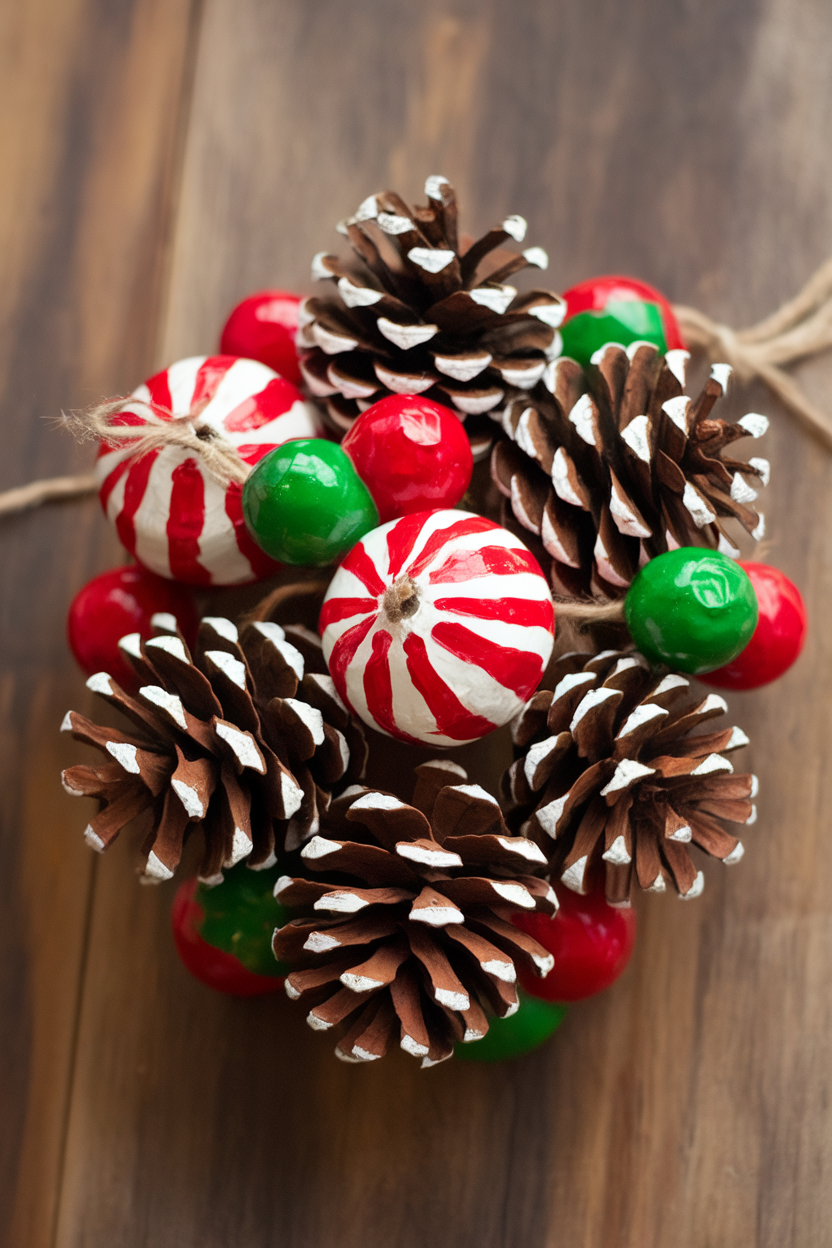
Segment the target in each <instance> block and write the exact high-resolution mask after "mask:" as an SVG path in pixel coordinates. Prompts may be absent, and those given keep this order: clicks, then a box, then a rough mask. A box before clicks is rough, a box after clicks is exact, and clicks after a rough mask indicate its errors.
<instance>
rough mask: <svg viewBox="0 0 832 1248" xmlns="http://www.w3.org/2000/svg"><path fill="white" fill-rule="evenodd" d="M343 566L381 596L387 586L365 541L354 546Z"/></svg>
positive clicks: (372, 591) (377, 595) (373, 592)
mask: <svg viewBox="0 0 832 1248" xmlns="http://www.w3.org/2000/svg"><path fill="white" fill-rule="evenodd" d="M341 566H342V567H344V568H347V569H348V570H349V571H350V572H352V574H353V576H355V577H357V578H358V580H359V581H360V582H361V584H362V585H364V586H365V587H366V588H367V589H368V590H369V591H370V593H371V594H375V596H376V597H377V598H380V597H381V595H382V594H383V593H384V591H385V589H386V588H387V586H386V585H385V584H384V581H383V580H382V579H381V577H380V576H379V573H378V569H377V568H376V565H375V564H374V563H373V561H372V559H371V558H370V556H369V555H368V554H367V551H366V550H365V548H364V543H363V542H359V543H358V545H357V546H353V548H352V550H351V551H350V553H349V554H348V555H347V557H346V559H345V560H344V562H343V564H342V565H341Z"/></svg>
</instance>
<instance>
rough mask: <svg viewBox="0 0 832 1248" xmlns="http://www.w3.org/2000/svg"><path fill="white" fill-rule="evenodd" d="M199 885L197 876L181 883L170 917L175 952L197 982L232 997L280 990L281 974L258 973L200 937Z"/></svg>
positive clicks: (281, 986)
mask: <svg viewBox="0 0 832 1248" xmlns="http://www.w3.org/2000/svg"><path fill="white" fill-rule="evenodd" d="M198 884H199V881H198V880H196V879H193V880H185V882H184V883H183V884H180V886H179V888H178V890H177V893H176V897H175V898H174V902H173V909H172V911H171V916H170V921H171V928H172V930H173V940H174V943H175V945H176V951H177V953H178V954H179V956H180V958H181V959H182V961H183V963H184V964H185V967H186V969H187V970H189V971H190V972H191V974H192V975H193V976H194V977H195V978H196V979H198V980H199V981H200V983H203V984H206V985H207V986H208V987H209V988H215V989H216V990H217V992H225V993H228V994H229V995H230V996H234V997H259V996H263V995H264V994H265V993H267V992H278V991H279V990H280V989H282V988H283V979H282V977H281V976H278V975H258V974H257V973H256V972H255V971H250V970H249V969H248V967H247V966H243V964H242V962H240V961H239V960H238V959H237V958H235V957H234V955H233V954H232V953H226V952H225V950H224V949H217V947H216V946H215V945H209V944H208V941H207V940H204V939H203V937H202V936H201V935H200V931H199V929H200V926H201V924H202V920H203V918H204V917H205V916H204V912H203V909H202V906H200V905H199V903H198V902H197V900H196V897H195V893H196V890H197V887H198Z"/></svg>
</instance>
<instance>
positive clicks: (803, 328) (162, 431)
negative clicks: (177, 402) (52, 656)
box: [0, 258, 832, 622]
mask: <svg viewBox="0 0 832 1248" xmlns="http://www.w3.org/2000/svg"><path fill="white" fill-rule="evenodd" d="M673 311H674V313H675V315H676V318H677V320H678V322H679V328H680V329H681V332H682V337H683V338H684V340H685V341H686V342H687V344H688V346H689V347H690V348H691V349H692V350H694V351H696V350H699V351H702V352H704V353H705V354H706V355H707V357H708V358H709V359H710V360H711V361H712V362H713V363H717V362H719V363H727V364H730V365H731V367H732V368H733V369H734V371H735V373H736V374H737V377H738V379H739V380H740V381H743V382H748V381H752V380H754V379H755V378H756V379H759V380H760V381H762V382H764V383H765V385H766V386H768V388H769V390H771V392H772V393H773V394H774V395H776V397H777V398H778V399H779V400H780V402H781V403H782V404H783V406H784V407H785V409H786V411H787V412H789V413H790V414H791V415H792V416H794V418H795V419H796V420H797V421H798V422H799V423H800V424H801V425H802V426H803V428H804V429H805V430H806V431H807V433H810V434H812V436H813V437H815V438H817V439H818V441H819V442H821V443H822V444H823V445H824V446H825V447H826V449H827V450H832V418H830V417H829V416H826V415H825V414H824V413H823V412H821V411H820V410H819V409H818V408H816V407H815V406H814V404H812V403H810V402H809V400H808V399H807V398H806V396H805V395H804V394H803V392H802V390H801V389H800V387H799V386H798V385H797V383H796V382H795V381H794V379H793V378H792V377H790V376H789V375H788V373H786V372H785V371H784V368H783V366H784V365H787V364H794V363H796V362H797V361H798V360H802V359H806V358H807V357H808V356H811V355H818V354H819V353H820V352H821V351H826V350H828V349H829V348H830V347H832V258H830V259H829V260H827V261H825V263H824V264H822V265H821V266H820V268H819V269H818V270H817V271H816V272H815V273H814V274H813V275H812V277H810V279H809V281H808V282H807V283H806V285H805V286H804V287H803V289H802V290H800V291H799V292H798V293H797V294H796V295H795V296H794V298H793V299H789V300H787V301H786V303H784V304H783V305H782V306H781V307H780V308H778V309H777V311H776V312H773V313H772V314H771V315H770V316H767V317H765V319H764V320H762V321H760V322H759V324H757V325H752V326H751V327H750V328H749V329H740V330H734V329H731V328H730V326H728V325H722V324H720V323H719V321H714V320H712V319H711V317H709V316H707V315H706V314H705V313H704V312H698V311H697V310H696V308H689V307H686V306H685V305H683V304H676V305H675V306H674V308H673ZM142 406H143V407H145V409H146V412H147V420H148V423H147V424H146V425H141V426H136V425H114V424H113V423H112V422H113V418H114V417H116V416H118V415H119V414H120V413H121V412H123V411H124V410H125V408H127V407H131V408H136V407H142ZM204 406H205V404H204V403H202V404H200V405H198V406H197V407H196V408H194V409H193V410H192V411H190V412H188V413H187V415H185V416H174V415H173V413H172V412H165V413H164V415H165V416H166V417H169V419H162V418H161V417H160V416H159V415H158V414H157V413H159V412H160V411H161V410H162V409H160V408H159V407H158V406H155V407H151V406H150V405H149V404H141V403H140V402H139V401H137V400H136V399H131V398H121V399H112V400H108V401H107V402H105V403H99V404H97V405H96V406H95V407H91V408H88V409H86V410H85V411H80V412H70V413H64V415H63V417H62V424H63V425H64V427H65V428H67V429H69V430H70V432H71V433H73V434H74V435H75V437H76V438H77V439H78V440H79V441H82V442H83V441H88V440H90V439H96V440H98V441H101V442H104V443H106V444H107V445H108V446H111V447H114V448H115V447H118V446H122V445H123V444H124V443H126V442H129V443H130V444H131V449H130V458H131V459H134V458H135V459H138V458H139V457H140V456H142V455H145V454H147V452H148V451H155V450H159V449H161V448H162V447H165V446H179V447H182V448H183V449H184V450H188V451H192V452H193V453H194V454H195V455H197V456H198V457H199V459H200V460H201V461H202V463H203V465H204V467H205V470H206V472H207V473H208V475H209V476H210V477H211V478H212V479H213V480H214V481H216V483H217V484H218V485H219V486H220V487H221V488H223V489H224V488H226V487H227V486H228V485H229V484H230V483H231V482H232V481H236V482H237V483H239V484H242V482H243V481H245V479H246V477H247V476H248V474H249V472H250V466H249V465H248V464H246V463H245V461H244V460H243V459H242V458H241V457H240V455H239V453H238V451H237V449H236V447H234V446H233V445H232V444H231V443H230V442H229V441H228V440H227V439H225V438H223V437H222V435H221V434H219V433H217V432H216V430H214V429H211V428H210V427H208V426H202V427H201V428H197V427H196V424H195V422H196V420H197V418H198V416H199V415H200V412H201V411H202V409H203V408H204ZM95 488H96V483H95V480H94V478H93V475H92V473H82V474H80V475H78V476H72V477H50V478H45V479H44V480H41V481H33V482H31V484H29V485H24V486H20V487H18V488H16V489H11V490H6V491H4V492H0V516H2V515H11V514H13V513H15V512H19V511H25V510H26V509H27V508H29V507H38V506H40V504H41V503H45V502H48V501H50V500H52V499H59V498H70V497H73V496H79V495H83V494H91V493H93V492H94V490H95ZM574 605H576V606H578V605H581V606H582V608H585V609H586V610H589V609H590V607H591V608H592V612H593V615H592V618H593V619H597V620H598V621H599V622H601V621H600V617H598V616H597V615H595V614H594V612H595V611H596V610H602V611H606V610H607V609H608V608H607V607H606V606H603V605H602V606H600V607H597V608H596V607H595V606H594V605H593V604H590V603H585V604H574ZM560 608H561V614H563V612H564V604H563V603H561V604H560ZM582 618H583V617H582ZM610 618H612V617H610Z"/></svg>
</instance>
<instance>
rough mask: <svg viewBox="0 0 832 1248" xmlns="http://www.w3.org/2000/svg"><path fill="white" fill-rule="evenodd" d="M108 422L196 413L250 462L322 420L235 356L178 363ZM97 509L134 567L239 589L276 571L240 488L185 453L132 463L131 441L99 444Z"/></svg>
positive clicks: (306, 434)
mask: <svg viewBox="0 0 832 1248" xmlns="http://www.w3.org/2000/svg"><path fill="white" fill-rule="evenodd" d="M132 397H133V398H135V399H136V403H135V405H131V406H130V407H128V408H126V409H125V410H124V411H123V412H122V413H120V414H119V415H118V416H117V417H116V418H115V420H114V422H113V423H114V424H126V425H145V424H156V423H159V422H161V421H167V420H170V419H171V413H172V414H173V415H174V416H186V415H187V414H188V413H194V417H193V424H194V427H195V429H196V431H197V433H199V430H200V429H213V430H216V432H218V433H221V434H222V435H223V437H224V438H226V439H227V440H228V441H229V442H231V443H233V445H234V446H236V448H237V450H238V451H239V453H240V455H241V456H242V458H243V459H244V460H245V461H246V463H249V464H256V463H257V461H258V460H259V459H262V457H263V456H264V455H267V454H268V453H269V451H271V450H274V448H275V447H276V446H280V445H281V443H283V442H288V441H290V440H291V439H293V438H315V437H318V436H319V435H320V433H321V432H322V423H321V419H320V417H319V415H318V413H317V411H316V410H315V408H314V407H312V406H311V404H309V403H307V402H305V401H304V399H303V396H302V395H301V393H300V391H299V390H297V389H296V388H295V387H294V386H293V385H291V383H290V382H288V381H284V379H283V378H282V377H278V375H277V373H275V372H274V371H273V370H272V369H270V368H267V367H266V365H265V364H259V363H258V362H257V361H256V360H244V359H238V358H237V357H236V356H233V355H214V356H194V357H192V358H190V359H187V360H179V361H178V362H177V363H176V364H172V365H171V366H170V368H168V369H165V370H164V372H161V373H157V374H156V376H155V377H151V378H150V380H149V381H146V382H144V383H143V384H142V385H140V386H139V387H138V389H136V390H134V391H133V395H132ZM96 476H97V480H98V485H99V490H100V495H101V504H102V506H103V508H104V511H105V512H106V514H107V516H108V517H109V519H110V520H112V522H113V524H115V526H116V530H117V531H118V535H119V537H120V538H121V541H122V542H123V544H124V545H125V546H126V547H127V549H128V550H129V551H130V553H131V554H132V555H135V557H136V559H138V561H139V563H141V564H143V565H144V566H145V567H146V568H150V569H151V570H152V571H153V572H158V573H159V575H160V576H166V577H170V578H172V579H173V580H176V581H185V582H187V583H188V584H189V585H241V584H244V583H245V582H247V581H256V580H261V579H262V578H263V577H265V576H270V575H271V574H272V573H273V572H274V571H275V570H276V568H277V566H278V565H277V564H275V563H274V562H273V561H272V560H271V559H269V557H268V556H267V555H265V554H264V553H263V551H262V550H260V548H259V547H258V546H257V545H256V543H255V542H254V541H253V539H252V538H251V537H250V535H249V533H248V530H247V529H246V526H245V522H244V520H243V510H242V490H241V487H240V486H239V485H237V484H236V483H232V484H231V485H230V486H228V488H227V489H222V488H221V487H220V486H219V485H218V484H217V483H216V482H215V481H214V480H213V479H212V478H211V477H210V476H209V475H208V473H206V471H205V469H204V466H203V464H202V463H201V461H200V460H199V459H198V458H197V457H196V456H195V455H194V454H193V453H192V452H191V451H189V450H187V449H186V448H183V447H177V446H165V447H162V448H161V449H160V450H154V451H148V452H147V454H145V455H142V456H141V457H140V458H137V459H131V444H130V443H129V442H128V443H125V444H123V445H121V446H119V447H117V448H116V449H112V448H111V447H108V446H105V445H102V447H101V450H100V451H99V457H98V460H97V463H96Z"/></svg>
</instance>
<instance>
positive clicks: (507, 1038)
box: [454, 992, 566, 1062]
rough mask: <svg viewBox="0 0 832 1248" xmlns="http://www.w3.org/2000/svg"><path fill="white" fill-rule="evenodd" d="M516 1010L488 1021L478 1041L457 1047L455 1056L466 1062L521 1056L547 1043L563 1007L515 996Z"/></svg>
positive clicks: (558, 1020) (493, 1060)
mask: <svg viewBox="0 0 832 1248" xmlns="http://www.w3.org/2000/svg"><path fill="white" fill-rule="evenodd" d="M517 995H518V996H519V998H520V1008H519V1009H518V1010H517V1011H516V1013H514V1014H512V1015H511V1017H510V1018H492V1019H490V1020H489V1023H488V1031H487V1032H486V1034H485V1035H484V1036H483V1038H482V1040H471V1041H469V1042H468V1043H467V1044H458V1045H457V1046H456V1048H455V1050H454V1053H455V1056H456V1057H458V1058H461V1059H462V1060H463V1061H466V1062H467V1061H470V1062H505V1061H508V1060H509V1059H510V1058H512V1057H522V1056H523V1054H524V1053H530V1052H531V1051H532V1049H536V1048H537V1047H538V1046H539V1045H541V1044H543V1041H544V1040H548V1039H549V1037H550V1036H551V1035H552V1033H553V1032H554V1031H556V1030H557V1028H558V1027H559V1026H560V1024H561V1023H562V1022H563V1018H564V1015H565V1014H566V1006H565V1005H558V1004H555V1003H553V1002H551V1001H540V1000H538V998H537V997H530V996H528V995H527V994H526V993H525V992H519V993H518V994H517Z"/></svg>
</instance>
